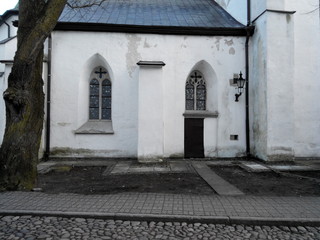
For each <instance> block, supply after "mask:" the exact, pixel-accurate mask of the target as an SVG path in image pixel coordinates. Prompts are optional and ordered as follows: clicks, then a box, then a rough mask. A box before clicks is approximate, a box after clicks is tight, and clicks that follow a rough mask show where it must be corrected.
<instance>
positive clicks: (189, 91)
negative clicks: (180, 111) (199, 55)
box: [186, 71, 207, 110]
mask: <svg viewBox="0 0 320 240" xmlns="http://www.w3.org/2000/svg"><path fill="white" fill-rule="evenodd" d="M206 99H207V90H206V81H205V79H204V78H203V76H202V74H201V73H200V72H199V71H193V72H192V73H191V74H190V76H189V77H188V79H187V82H186V110H206Z"/></svg>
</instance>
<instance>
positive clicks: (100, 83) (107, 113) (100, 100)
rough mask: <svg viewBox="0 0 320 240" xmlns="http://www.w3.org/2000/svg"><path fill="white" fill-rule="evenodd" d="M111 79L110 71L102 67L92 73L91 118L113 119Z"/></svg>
mask: <svg viewBox="0 0 320 240" xmlns="http://www.w3.org/2000/svg"><path fill="white" fill-rule="evenodd" d="M111 96H112V89H111V81H110V77H109V74H108V72H107V71H106V69H104V68H102V67H98V68H96V69H95V70H94V71H93V73H92V74H91V81H90V98H89V119H90V120H111Z"/></svg>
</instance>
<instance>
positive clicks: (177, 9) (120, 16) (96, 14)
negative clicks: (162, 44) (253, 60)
mask: <svg viewBox="0 0 320 240" xmlns="http://www.w3.org/2000/svg"><path fill="white" fill-rule="evenodd" d="M83 1H84V0H83ZM84 2H86V1H84ZM59 22H67V23H93V24H115V25H131V26H135V25H137V26H166V27H191V28H192V27H197V28H199V27H200V28H244V25H242V24H241V23H239V22H237V21H236V20H235V19H234V18H233V17H232V16H231V15H230V14H229V13H227V12H226V11H225V10H224V9H223V8H222V7H220V6H219V4H217V3H216V2H215V1H214V0H105V1H103V2H102V3H101V5H93V6H91V7H85V8H70V7H69V6H66V7H65V9H64V10H63V13H62V15H61V16H60V19H59Z"/></svg>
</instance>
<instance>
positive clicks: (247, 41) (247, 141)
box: [245, 0, 251, 157]
mask: <svg viewBox="0 0 320 240" xmlns="http://www.w3.org/2000/svg"><path fill="white" fill-rule="evenodd" d="M250 26H251V0H247V37H246V44H245V58H246V60H245V61H246V88H245V89H246V155H247V157H250V156H251V153H250V121H249V117H250V116H249V77H250V73H249V70H250V69H249V40H250V30H249V28H250Z"/></svg>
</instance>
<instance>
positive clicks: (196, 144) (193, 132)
mask: <svg viewBox="0 0 320 240" xmlns="http://www.w3.org/2000/svg"><path fill="white" fill-rule="evenodd" d="M184 155H185V158H203V157H204V147H203V118H185V119H184Z"/></svg>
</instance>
